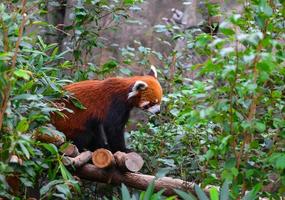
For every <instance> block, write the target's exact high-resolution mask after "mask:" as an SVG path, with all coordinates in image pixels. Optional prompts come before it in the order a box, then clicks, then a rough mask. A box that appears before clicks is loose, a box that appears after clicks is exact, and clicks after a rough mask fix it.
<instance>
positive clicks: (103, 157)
mask: <svg viewBox="0 0 285 200" xmlns="http://www.w3.org/2000/svg"><path fill="white" fill-rule="evenodd" d="M92 162H93V164H94V165H95V166H96V167H98V168H100V169H104V168H109V167H111V166H114V164H115V159H114V156H113V154H112V152H111V151H109V150H107V149H97V150H96V151H94V153H93V154H92Z"/></svg>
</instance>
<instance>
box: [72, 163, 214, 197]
mask: <svg viewBox="0 0 285 200" xmlns="http://www.w3.org/2000/svg"><path fill="white" fill-rule="evenodd" d="M75 175H76V176H78V177H80V178H82V179H88V180H91V181H96V182H102V183H111V184H114V185H120V184H121V183H124V184H125V185H127V186H130V187H132V188H136V189H140V190H146V188H147V187H148V185H149V184H150V183H151V182H152V181H153V180H155V182H154V185H155V191H160V190H162V189H165V191H164V195H167V196H168V195H174V194H176V193H175V191H174V190H173V189H180V190H183V191H188V192H192V193H194V183H192V182H186V181H183V180H180V179H173V178H168V177H163V178H158V179H155V177H154V176H150V175H144V174H137V173H132V172H124V173H122V172H121V171H119V170H118V169H116V168H113V169H112V170H105V169H100V168H98V167H96V166H94V165H91V164H86V165H84V166H82V167H81V168H78V169H76V171H75ZM205 192H206V193H208V190H206V191H205Z"/></svg>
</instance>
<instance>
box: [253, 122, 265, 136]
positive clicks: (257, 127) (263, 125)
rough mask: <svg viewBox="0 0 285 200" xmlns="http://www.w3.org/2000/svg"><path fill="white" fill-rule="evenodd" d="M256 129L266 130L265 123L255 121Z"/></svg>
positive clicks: (259, 130) (261, 131)
mask: <svg viewBox="0 0 285 200" xmlns="http://www.w3.org/2000/svg"><path fill="white" fill-rule="evenodd" d="M255 127H256V130H257V131H258V132H260V133H263V132H264V131H265V130H266V125H265V124H264V123H262V122H260V121H259V122H255Z"/></svg>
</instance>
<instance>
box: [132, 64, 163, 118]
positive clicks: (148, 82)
mask: <svg viewBox="0 0 285 200" xmlns="http://www.w3.org/2000/svg"><path fill="white" fill-rule="evenodd" d="M131 98H134V99H135V105H134V106H136V107H138V108H141V109H143V110H147V111H149V112H151V113H153V114H156V113H159V112H160V103H161V99H162V88H161V86H160V84H159V82H158V80H157V71H156V69H155V67H154V66H151V71H150V72H149V74H148V75H145V76H138V77H136V80H135V82H134V83H133V85H132V89H131V91H130V92H129V94H128V99H131Z"/></svg>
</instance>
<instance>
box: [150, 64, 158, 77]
mask: <svg viewBox="0 0 285 200" xmlns="http://www.w3.org/2000/svg"><path fill="white" fill-rule="evenodd" d="M150 69H151V71H153V74H154V77H155V78H157V71H156V68H155V66H154V65H151V66H150Z"/></svg>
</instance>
